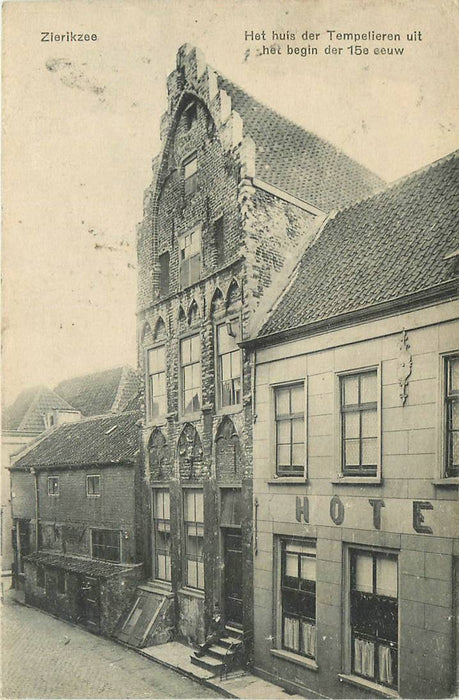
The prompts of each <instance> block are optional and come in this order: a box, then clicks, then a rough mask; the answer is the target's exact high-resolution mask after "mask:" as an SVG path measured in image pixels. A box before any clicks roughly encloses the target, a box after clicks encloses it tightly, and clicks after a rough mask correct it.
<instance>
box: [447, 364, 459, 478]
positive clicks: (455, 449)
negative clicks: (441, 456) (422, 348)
mask: <svg viewBox="0 0 459 700" xmlns="http://www.w3.org/2000/svg"><path fill="white" fill-rule="evenodd" d="M445 387H446V391H445V402H446V407H445V408H446V421H445V426H446V436H445V437H446V470H445V474H446V476H447V477H451V476H452V477H454V476H459V356H458V355H455V356H453V357H447V358H446V382H445Z"/></svg>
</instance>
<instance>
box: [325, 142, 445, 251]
mask: <svg viewBox="0 0 459 700" xmlns="http://www.w3.org/2000/svg"><path fill="white" fill-rule="evenodd" d="M453 158H459V148H458V149H456V150H455V151H451V153H447V155H445V156H442V157H441V158H437V160H434V161H433V162H432V163H426V165H422V166H421V167H420V168H418V170H413V172H411V173H407V174H406V175H402V176H401V177H399V178H397V180H393V181H392V182H389V183H388V184H387V187H385V188H384V189H383V190H381V191H380V192H376V193H374V194H370V195H368V197H364V198H363V199H359V201H358V202H353V204H349V205H348V206H346V207H342V208H341V209H337V210H336V211H335V212H331V213H330V215H329V217H328V218H329V219H335V218H337V217H338V216H340V215H341V214H343V213H344V212H348V211H352V210H353V209H357V208H358V207H359V206H360V205H361V204H365V203H366V202H368V201H369V200H376V199H378V197H383V196H384V195H386V194H388V193H390V192H392V191H393V190H394V189H396V188H397V187H400V186H402V185H405V184H406V183H408V182H410V181H411V180H413V179H414V178H415V177H418V176H419V175H422V174H423V173H426V172H428V171H429V170H433V169H434V168H436V167H438V166H439V165H443V163H446V162H447V161H448V160H452V159H453ZM315 243H316V241H314V244H315Z"/></svg>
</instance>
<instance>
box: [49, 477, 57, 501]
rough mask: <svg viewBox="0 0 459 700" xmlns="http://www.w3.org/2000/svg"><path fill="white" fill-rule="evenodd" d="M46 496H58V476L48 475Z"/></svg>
mask: <svg viewBox="0 0 459 700" xmlns="http://www.w3.org/2000/svg"><path fill="white" fill-rule="evenodd" d="M48 496H59V477H58V476H48Z"/></svg>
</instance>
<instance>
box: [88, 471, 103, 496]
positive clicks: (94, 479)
mask: <svg viewBox="0 0 459 700" xmlns="http://www.w3.org/2000/svg"><path fill="white" fill-rule="evenodd" d="M86 494H87V495H88V496H100V476H99V474H88V476H87V477H86Z"/></svg>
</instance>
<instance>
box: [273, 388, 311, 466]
mask: <svg viewBox="0 0 459 700" xmlns="http://www.w3.org/2000/svg"><path fill="white" fill-rule="evenodd" d="M274 399H275V413H276V473H277V475H278V476H302V475H303V474H304V466H305V440H304V384H302V383H301V384H294V385H292V386H285V387H278V388H276V390H275V397H274Z"/></svg>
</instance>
